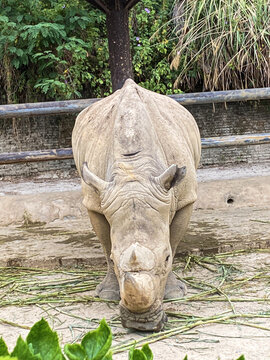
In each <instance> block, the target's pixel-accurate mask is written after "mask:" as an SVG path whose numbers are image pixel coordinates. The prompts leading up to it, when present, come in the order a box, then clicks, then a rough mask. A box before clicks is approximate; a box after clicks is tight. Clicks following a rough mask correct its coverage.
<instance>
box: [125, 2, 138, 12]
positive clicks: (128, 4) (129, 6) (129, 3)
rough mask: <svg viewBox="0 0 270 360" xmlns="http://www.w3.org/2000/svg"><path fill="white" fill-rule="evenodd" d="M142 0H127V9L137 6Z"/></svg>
mask: <svg viewBox="0 0 270 360" xmlns="http://www.w3.org/2000/svg"><path fill="white" fill-rule="evenodd" d="M139 1H140V0H127V1H126V5H125V9H127V10H130V9H131V8H133V6H135V5H136V4H137V3H138V2H139Z"/></svg>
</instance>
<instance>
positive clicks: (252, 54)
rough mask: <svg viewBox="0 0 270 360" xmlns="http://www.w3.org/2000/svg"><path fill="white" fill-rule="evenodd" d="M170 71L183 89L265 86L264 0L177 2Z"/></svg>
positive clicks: (268, 40)
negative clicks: (173, 71)
mask: <svg viewBox="0 0 270 360" xmlns="http://www.w3.org/2000/svg"><path fill="white" fill-rule="evenodd" d="M177 6H178V11H177V12H178V18H177V20H176V27H175V33H174V35H173V36H174V37H175V36H177V37H178V44H177V46H176V48H175V50H174V51H173V53H172V68H174V69H178V71H179V72H178V77H177V80H176V82H175V86H176V87H177V86H180V87H181V88H184V89H185V90H189V89H193V90H194V89H195V88H196V87H199V88H200V89H201V87H202V88H203V90H228V89H241V88H249V87H265V86H270V67H269V56H270V36H269V35H270V21H269V18H270V6H269V0H259V1H251V0H241V1H236V0H227V1H223V0H215V1H213V0H202V1H197V0H190V1H184V2H182V1H177Z"/></svg>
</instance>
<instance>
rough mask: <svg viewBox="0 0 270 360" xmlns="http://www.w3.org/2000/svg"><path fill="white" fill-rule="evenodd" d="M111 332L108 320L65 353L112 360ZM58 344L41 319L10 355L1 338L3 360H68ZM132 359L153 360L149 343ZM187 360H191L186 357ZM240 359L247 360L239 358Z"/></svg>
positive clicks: (76, 358)
mask: <svg viewBox="0 0 270 360" xmlns="http://www.w3.org/2000/svg"><path fill="white" fill-rule="evenodd" d="M111 344H112V332H111V329H110V327H109V326H108V325H107V323H106V321H105V319H103V320H101V322H100V324H99V327H98V328H97V329H96V330H92V331H90V332H88V333H87V334H86V335H85V336H84V337H83V339H82V341H81V343H80V344H67V345H65V346H64V353H65V355H66V356H67V358H68V359H69V360H112V350H111ZM65 359H66V357H65V356H64V354H63V353H62V350H61V348H60V345H59V341H58V335H57V333H56V332H54V331H52V329H51V328H50V326H49V324H48V323H47V321H46V320H44V319H41V320H40V321H38V322H37V323H36V324H34V325H33V326H32V328H31V329H30V332H29V334H28V335H27V338H26V341H24V340H23V339H22V338H21V336H19V338H18V340H17V343H16V345H15V348H14V349H13V351H12V352H11V353H10V354H9V352H8V347H7V345H6V343H5V342H4V340H3V338H0V360H65ZM128 359H129V360H153V353H152V351H151V349H150V347H149V346H148V344H145V345H143V347H142V348H141V349H135V348H134V347H132V348H131V349H130V350H129V354H128ZM184 360H188V357H187V356H185V358H184ZM237 360H245V358H244V356H243V355H242V356H240V357H239V358H238V359H237Z"/></svg>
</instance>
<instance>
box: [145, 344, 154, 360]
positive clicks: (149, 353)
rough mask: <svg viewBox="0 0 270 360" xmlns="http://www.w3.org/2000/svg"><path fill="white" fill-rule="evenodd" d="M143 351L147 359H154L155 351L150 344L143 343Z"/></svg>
mask: <svg viewBox="0 0 270 360" xmlns="http://www.w3.org/2000/svg"><path fill="white" fill-rule="evenodd" d="M142 352H143V353H144V355H145V356H146V359H147V360H153V353H152V350H151V349H150V347H149V345H148V344H145V345H143V347H142Z"/></svg>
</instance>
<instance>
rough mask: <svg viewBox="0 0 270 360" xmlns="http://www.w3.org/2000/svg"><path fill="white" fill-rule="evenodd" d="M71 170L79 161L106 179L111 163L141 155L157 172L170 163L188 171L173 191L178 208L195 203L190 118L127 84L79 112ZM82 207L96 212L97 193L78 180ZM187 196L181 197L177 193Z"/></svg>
mask: <svg viewBox="0 0 270 360" xmlns="http://www.w3.org/2000/svg"><path fill="white" fill-rule="evenodd" d="M72 146H73V153H74V159H75V163H76V166H77V168H78V170H79V172H80V169H81V167H82V164H83V162H84V161H87V162H88V166H89V168H90V170H91V171H92V172H93V173H95V174H96V175H98V176H99V177H100V178H102V179H105V180H107V181H109V180H110V177H111V173H112V168H113V164H114V163H115V161H121V157H123V156H124V155H128V154H132V153H136V152H140V155H141V156H142V157H143V156H145V157H149V156H150V157H152V158H153V159H155V160H156V163H158V164H159V166H158V168H156V173H153V174H152V175H159V174H158V172H161V171H163V170H165V169H166V168H167V167H168V166H169V165H171V164H174V163H175V164H177V165H178V166H184V165H185V166H186V167H187V175H186V178H185V179H184V181H183V182H182V183H181V184H180V185H179V186H178V187H177V188H176V189H175V190H174V191H175V197H176V198H177V199H178V200H177V201H178V205H176V206H177V207H178V208H179V207H183V206H185V204H187V203H190V202H193V201H195V199H196V174H195V171H196V168H197V166H198V163H199V159H200V136H199V131H198V128H197V125H196V122H195V120H194V119H193V117H192V115H191V114H190V113H189V112H188V111H187V110H186V109H185V108H184V107H182V106H181V105H179V104H177V103H176V102H175V101H174V100H172V99H170V98H168V97H167V96H164V95H160V94H156V93H154V92H152V91H149V90H146V89H143V88H141V87H140V86H138V85H137V84H136V83H135V82H133V81H132V80H127V81H126V83H125V85H124V87H123V88H122V89H120V90H118V91H116V92H115V93H114V94H113V95H111V96H109V97H107V98H105V99H103V100H101V101H99V102H97V103H95V104H93V105H91V106H90V107H88V108H87V109H85V110H83V111H82V112H81V113H80V114H79V116H78V117H77V119H76V124H75V127H74V130H73V134H72ZM82 187H83V196H84V204H85V205H86V206H87V207H88V208H91V209H92V210H95V211H99V212H101V207H100V199H99V196H98V194H97V193H96V191H95V190H94V189H92V188H90V187H89V186H87V185H85V184H84V183H83V182H82ZM183 191H184V193H185V194H186V195H185V196H183V195H181V196H180V194H183Z"/></svg>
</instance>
